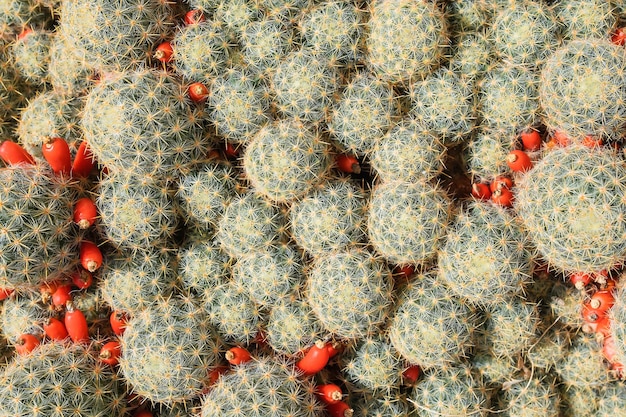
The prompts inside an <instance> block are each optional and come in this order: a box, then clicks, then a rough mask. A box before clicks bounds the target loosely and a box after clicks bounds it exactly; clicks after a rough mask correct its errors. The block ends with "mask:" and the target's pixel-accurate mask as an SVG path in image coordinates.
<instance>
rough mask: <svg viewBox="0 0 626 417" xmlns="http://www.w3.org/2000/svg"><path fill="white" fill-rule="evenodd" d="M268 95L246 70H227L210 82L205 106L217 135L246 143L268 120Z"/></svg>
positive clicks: (263, 87)
mask: <svg viewBox="0 0 626 417" xmlns="http://www.w3.org/2000/svg"><path fill="white" fill-rule="evenodd" d="M268 94H269V92H268V91H267V88H266V87H265V86H264V85H263V84H262V83H260V82H255V81H254V79H253V77H252V76H251V75H250V74H248V73H247V72H246V71H237V70H228V71H225V72H224V73H223V74H221V75H220V76H218V77H217V78H215V80H213V84H212V85H211V94H210V96H209V99H208V105H209V107H210V108H211V111H210V116H211V120H212V121H213V123H214V124H215V127H216V129H217V133H218V134H220V135H222V136H224V137H226V138H227V139H228V140H230V141H234V142H240V143H247V142H249V141H250V140H251V139H252V137H253V136H254V135H255V134H256V133H257V132H258V131H259V130H260V129H261V128H262V127H263V125H265V124H266V123H267V122H268V121H269V106H270V103H269V99H268Z"/></svg>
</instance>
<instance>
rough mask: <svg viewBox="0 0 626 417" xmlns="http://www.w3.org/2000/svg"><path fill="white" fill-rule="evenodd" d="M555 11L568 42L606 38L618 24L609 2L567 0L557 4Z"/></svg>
mask: <svg viewBox="0 0 626 417" xmlns="http://www.w3.org/2000/svg"><path fill="white" fill-rule="evenodd" d="M554 11H555V13H556V15H557V16H558V19H559V21H560V23H561V25H562V26H563V28H562V30H561V31H562V33H563V35H562V36H563V38H565V39H567V40H572V39H584V38H590V39H591V38H597V39H598V38H606V37H608V35H609V33H610V32H611V30H612V29H613V28H614V27H615V25H616V23H617V19H616V16H615V14H614V13H613V7H612V6H611V4H610V2H608V1H601V0H566V1H561V2H559V3H557V4H556V7H555V10H554Z"/></svg>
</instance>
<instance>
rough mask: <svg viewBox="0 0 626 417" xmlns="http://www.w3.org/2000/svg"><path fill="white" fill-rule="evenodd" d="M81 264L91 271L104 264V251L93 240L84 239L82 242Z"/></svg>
mask: <svg viewBox="0 0 626 417" xmlns="http://www.w3.org/2000/svg"><path fill="white" fill-rule="evenodd" d="M80 264H81V265H82V266H83V268H85V269H86V270H87V271H89V272H94V271H95V270H96V269H98V268H100V266H101V265H102V252H101V251H100V248H99V247H98V246H97V245H96V244H95V243H93V242H90V241H88V240H84V241H82V242H81V243H80Z"/></svg>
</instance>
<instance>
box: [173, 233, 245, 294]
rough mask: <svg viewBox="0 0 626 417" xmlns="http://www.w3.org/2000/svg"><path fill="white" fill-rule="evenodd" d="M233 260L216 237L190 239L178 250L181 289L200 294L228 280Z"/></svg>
mask: <svg viewBox="0 0 626 417" xmlns="http://www.w3.org/2000/svg"><path fill="white" fill-rule="evenodd" d="M233 262H234V260H233V259H232V258H231V257H230V256H228V254H226V253H225V252H224V251H223V250H222V249H221V248H220V245H219V243H218V242H217V240H216V239H208V240H200V241H192V242H191V243H188V244H187V245H185V246H183V247H182V248H181V249H180V250H179V251H178V274H179V279H180V284H181V286H182V288H183V290H185V291H187V290H188V291H191V292H192V293H195V294H197V295H201V294H202V293H203V292H204V291H205V290H207V289H210V288H213V287H216V286H218V285H220V284H222V283H224V282H225V281H226V280H228V278H229V277H230V275H231V269H232V264H233Z"/></svg>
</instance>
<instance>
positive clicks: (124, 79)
mask: <svg viewBox="0 0 626 417" xmlns="http://www.w3.org/2000/svg"><path fill="white" fill-rule="evenodd" d="M201 117H204V116H203V115H202V112H201V110H200V109H199V108H197V107H191V106H190V104H189V103H188V102H187V100H186V99H185V91H184V88H183V86H182V85H181V84H180V82H179V81H178V80H177V79H176V78H174V77H173V76H172V75H169V74H167V73H166V72H163V71H156V70H148V69H146V70H140V71H134V72H125V73H120V74H115V75H110V77H107V78H106V79H104V80H102V81H101V82H100V83H99V84H98V86H96V87H95V88H94V89H93V90H91V92H90V93H89V95H88V96H87V99H86V102H85V107H84V110H83V117H82V121H81V125H82V128H83V132H84V135H85V139H86V140H87V141H88V142H89V146H90V149H91V150H92V151H93V154H94V155H95V157H96V158H97V160H98V162H99V163H100V164H102V165H104V166H106V167H107V168H108V169H109V170H110V171H111V172H112V171H127V172H131V173H132V174H133V175H138V174H159V176H165V177H170V176H174V177H175V176H177V175H179V174H180V173H181V172H184V170H185V169H186V168H188V167H189V166H190V165H192V164H194V163H196V162H198V161H199V160H200V159H202V158H204V156H205V153H206V149H207V147H208V145H209V143H210V138H209V137H208V135H206V134H205V132H204V129H203V127H202V125H201V122H200V119H201Z"/></svg>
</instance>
